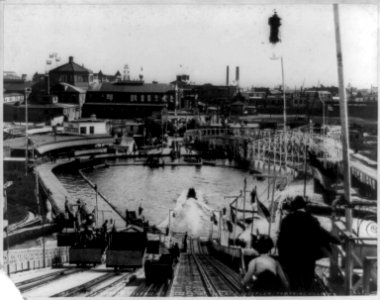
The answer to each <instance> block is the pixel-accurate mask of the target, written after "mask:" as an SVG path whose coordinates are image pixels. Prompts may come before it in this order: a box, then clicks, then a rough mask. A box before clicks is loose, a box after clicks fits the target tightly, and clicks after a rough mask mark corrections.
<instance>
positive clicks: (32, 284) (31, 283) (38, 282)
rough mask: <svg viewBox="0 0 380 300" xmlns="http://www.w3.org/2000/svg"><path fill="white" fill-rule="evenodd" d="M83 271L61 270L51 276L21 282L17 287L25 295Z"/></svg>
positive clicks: (50, 274) (46, 275)
mask: <svg viewBox="0 0 380 300" xmlns="http://www.w3.org/2000/svg"><path fill="white" fill-rule="evenodd" d="M82 271H83V269H76V268H75V269H67V270H60V271H56V272H52V273H49V274H44V275H41V276H38V277H34V278H30V279H27V280H24V281H20V282H17V283H16V286H17V287H18V289H19V290H20V292H22V293H24V292H27V291H30V290H32V289H34V288H36V287H39V286H42V285H45V284H48V283H50V282H52V281H54V280H57V279H61V278H63V277H65V276H69V275H71V274H74V273H78V272H82Z"/></svg>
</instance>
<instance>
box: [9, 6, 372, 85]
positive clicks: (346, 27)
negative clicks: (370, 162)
mask: <svg viewBox="0 0 380 300" xmlns="http://www.w3.org/2000/svg"><path fill="white" fill-rule="evenodd" d="M274 9H275V10H276V11H277V13H278V15H279V16H280V17H281V19H282V26H281V27H280V35H281V43H279V44H276V45H275V46H273V45H271V44H270V43H269V25H268V18H269V17H270V16H271V15H272V14H273V11H274ZM339 9H340V30H341V38H342V48H343V64H344V81H345V84H346V85H347V84H348V83H350V84H351V85H352V86H355V87H359V88H370V87H371V85H377V82H378V78H377V70H378V68H377V64H378V61H377V54H378V48H377V47H378V40H377V37H378V9H377V6H375V5H363V4H360V5H358V4H350V5H340V8H339ZM4 24H5V25H4V70H6V71H15V72H17V73H18V74H23V73H26V74H28V77H29V78H31V76H32V75H33V74H34V73H35V72H45V71H47V70H49V68H48V67H47V65H46V60H47V59H48V56H49V53H52V52H56V53H58V55H59V56H60V57H61V61H60V64H62V63H65V62H67V61H68V57H69V56H73V57H74V61H75V62H77V63H78V64H80V65H82V64H83V65H84V66H85V67H86V68H88V69H91V70H92V71H94V72H98V71H99V70H102V72H103V73H106V74H115V73H116V71H117V70H120V72H121V73H123V68H124V66H125V65H126V64H128V66H129V69H130V75H131V78H137V77H138V75H139V74H140V73H141V72H142V73H143V75H144V79H145V81H146V82H151V81H153V80H156V81H158V82H162V83H168V82H170V81H172V80H174V79H175V76H176V74H179V73H184V74H189V75H190V80H191V81H192V82H195V83H197V84H203V83H212V84H225V82H226V79H225V78H226V66H227V65H229V66H230V83H231V82H232V81H233V80H234V78H235V67H236V66H239V67H240V82H239V84H240V86H242V87H251V86H269V87H273V86H276V85H279V84H281V80H282V77H281V62H280V60H273V59H271V57H272V56H273V55H275V56H276V57H281V56H282V57H283V66H284V80H285V85H286V86H287V87H289V88H296V87H300V86H302V85H304V86H316V85H318V84H323V85H325V86H327V85H335V86H337V85H338V79H337V64H336V47H335V29H334V17H333V8H332V5H306V4H303V5H279V4H275V5H271V4H266V5H247V4H239V5H238V4H230V5H222V4H214V5H194V4H193V5H191V4H186V5H185V4H182V5H173V4H162V5H120V4H119V5H110V4H108V5H90V4H89V5H46V4H45V5H21V4H9V3H5V9H4ZM53 66H54V65H52V66H50V68H52V67H53ZM141 69H142V71H141Z"/></svg>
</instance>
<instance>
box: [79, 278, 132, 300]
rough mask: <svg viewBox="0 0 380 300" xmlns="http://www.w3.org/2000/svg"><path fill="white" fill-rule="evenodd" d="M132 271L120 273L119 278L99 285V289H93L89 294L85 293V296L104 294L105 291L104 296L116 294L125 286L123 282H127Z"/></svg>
mask: <svg viewBox="0 0 380 300" xmlns="http://www.w3.org/2000/svg"><path fill="white" fill-rule="evenodd" d="M132 275H133V273H127V274H125V275H122V276H121V277H120V278H118V279H116V280H114V281H112V282H111V283H109V284H107V285H105V286H103V287H101V288H100V289H97V290H95V291H92V292H91V293H89V294H86V297H95V296H98V295H100V294H102V296H104V295H103V294H104V293H106V296H111V297H113V296H116V295H117V294H118V293H119V292H120V290H122V289H123V288H124V287H125V282H127V281H128V280H129V279H130V278H131V276H132Z"/></svg>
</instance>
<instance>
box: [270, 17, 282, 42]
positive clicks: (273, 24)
mask: <svg viewBox="0 0 380 300" xmlns="http://www.w3.org/2000/svg"><path fill="white" fill-rule="evenodd" d="M268 24H269V26H270V35H269V42H270V43H272V44H276V43H278V42H280V41H281V40H280V38H279V32H280V26H281V18H280V17H279V16H277V13H276V11H274V14H273V16H271V17H270V18H269V19H268Z"/></svg>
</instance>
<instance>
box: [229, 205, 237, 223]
mask: <svg viewBox="0 0 380 300" xmlns="http://www.w3.org/2000/svg"><path fill="white" fill-rule="evenodd" d="M230 213H231V221H232V222H233V223H236V214H235V212H234V207H233V206H232V205H231V207H230Z"/></svg>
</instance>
